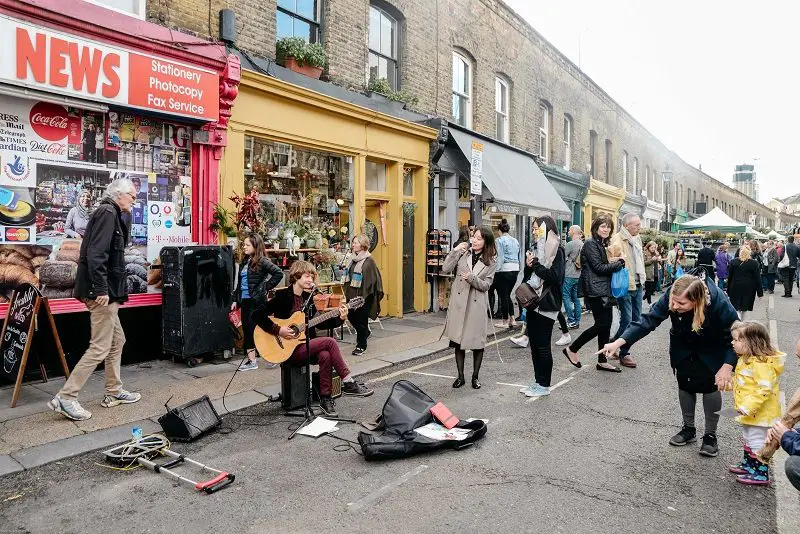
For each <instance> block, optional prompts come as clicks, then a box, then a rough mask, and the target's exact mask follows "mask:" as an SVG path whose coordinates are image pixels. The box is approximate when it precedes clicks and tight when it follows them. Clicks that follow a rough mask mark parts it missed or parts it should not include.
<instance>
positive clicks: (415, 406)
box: [358, 380, 486, 461]
mask: <svg viewBox="0 0 800 534" xmlns="http://www.w3.org/2000/svg"><path fill="white" fill-rule="evenodd" d="M435 404H436V401H434V400H433V399H432V398H430V397H429V396H428V395H427V394H426V393H425V392H424V391H422V390H421V389H419V388H418V387H417V386H416V385H415V384H413V383H412V382H409V381H408V380H398V381H397V382H395V383H394V385H393V386H392V391H391V393H389V398H387V399H386V402H385V403H384V405H383V410H382V413H381V415H382V420H383V424H382V426H380V427H379V428H378V429H377V430H383V433H381V434H378V435H376V434H370V433H367V432H359V434H358V443H359V444H360V445H361V451H362V452H363V453H364V459H365V460H368V461H373V460H395V459H398V458H408V457H410V456H414V455H416V454H420V453H424V452H431V451H436V450H440V449H456V450H460V449H464V448H466V447H469V446H470V445H472V444H473V443H475V442H476V441H478V440H479V439H481V438H483V436H485V435H486V423H485V422H484V421H482V420H480V419H477V420H474V421H469V422H467V421H459V423H458V424H457V425H456V428H464V429H467V430H469V434H468V435H467V437H466V439H464V440H462V441H454V440H436V439H431V438H428V437H425V436H423V435H421V434H418V433H417V432H415V431H414V429H415V428H419V427H421V426H425V425H427V424H428V423H431V422H433V420H434V419H433V415H431V412H430V409H431V408H432V407H433V406H434V405H435Z"/></svg>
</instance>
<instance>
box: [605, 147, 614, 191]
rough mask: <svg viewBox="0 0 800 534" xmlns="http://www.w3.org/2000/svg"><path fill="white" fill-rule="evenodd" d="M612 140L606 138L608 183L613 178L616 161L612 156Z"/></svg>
mask: <svg viewBox="0 0 800 534" xmlns="http://www.w3.org/2000/svg"><path fill="white" fill-rule="evenodd" d="M611 148H612V147H611V140H610V139H606V183H607V184H610V183H611V182H612V180H611V172H612V169H613V168H614V161H613V159H612V156H611Z"/></svg>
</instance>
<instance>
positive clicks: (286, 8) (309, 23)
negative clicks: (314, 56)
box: [276, 0, 321, 43]
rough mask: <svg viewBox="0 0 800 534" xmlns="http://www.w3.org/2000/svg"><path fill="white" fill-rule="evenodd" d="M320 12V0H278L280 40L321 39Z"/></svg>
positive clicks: (278, 35)
mask: <svg viewBox="0 0 800 534" xmlns="http://www.w3.org/2000/svg"><path fill="white" fill-rule="evenodd" d="M319 13H320V1H319V0H278V12H277V32H276V35H277V38H278V40H280V39H283V38H284V37H301V38H303V39H305V40H306V41H308V42H309V43H316V42H319V41H321V39H320V27H319Z"/></svg>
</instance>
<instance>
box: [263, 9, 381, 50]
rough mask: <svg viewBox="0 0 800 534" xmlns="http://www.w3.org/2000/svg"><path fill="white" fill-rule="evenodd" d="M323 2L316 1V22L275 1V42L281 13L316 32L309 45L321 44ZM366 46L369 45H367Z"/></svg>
mask: <svg viewBox="0 0 800 534" xmlns="http://www.w3.org/2000/svg"><path fill="white" fill-rule="evenodd" d="M323 1H324V0H317V12H316V13H315V15H314V16H315V17H316V20H309V19H307V18H306V17H304V16H303V15H301V14H299V13H295V12H294V11H289V10H288V9H286V8H285V7H281V5H280V4H279V3H278V2H277V1H276V2H275V7H276V9H275V38H276V40H277V39H280V38H279V37H278V31H277V30H278V14H279V13H283V14H284V15H287V16H288V17H291V18H292V19H298V20H300V21H302V22H305V23H306V24H308V25H309V26H310V27H311V29H312V30H316V35H315V37H316V38H315V39H309V42H310V43H320V44H321V43H322V2H323ZM295 5H296V4H295ZM292 37H296V36H295V35H292ZM367 44H368V45H369V43H367Z"/></svg>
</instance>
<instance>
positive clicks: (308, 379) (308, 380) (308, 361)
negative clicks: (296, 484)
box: [288, 286, 318, 439]
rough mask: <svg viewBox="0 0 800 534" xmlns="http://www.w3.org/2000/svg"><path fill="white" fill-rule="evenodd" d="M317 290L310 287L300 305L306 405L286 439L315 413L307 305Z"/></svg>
mask: <svg viewBox="0 0 800 534" xmlns="http://www.w3.org/2000/svg"><path fill="white" fill-rule="evenodd" d="M317 291H318V289H317V286H314V287H313V288H312V289H311V294H310V295H308V298H307V299H306V301H305V302H304V303H303V307H302V310H303V317H304V319H305V327H304V328H305V330H304V333H305V335H306V341H305V345H306V405H305V407H304V408H303V422H302V423H300V425H299V426H298V427H297V428H295V429H294V432H292V434H291V435H290V436H289V438H288V439H292V438H293V437H295V436H296V435H297V432H299V431H300V429H301V428H303V427H304V426H305V425H306V424H308V423H310V422H311V421H312V419H314V415H315V414H314V409H313V408H312V407H311V403H312V402H313V399H312V389H313V385H312V383H311V336H309V332H308V321H309V319H310V315H311V313H310V310H309V305H310V304H311V302H312V300H313V298H314V295H315V294H316V293H317ZM296 415H297V416H298V417H299V415H300V414H296Z"/></svg>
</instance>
